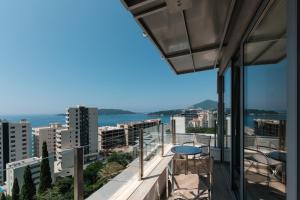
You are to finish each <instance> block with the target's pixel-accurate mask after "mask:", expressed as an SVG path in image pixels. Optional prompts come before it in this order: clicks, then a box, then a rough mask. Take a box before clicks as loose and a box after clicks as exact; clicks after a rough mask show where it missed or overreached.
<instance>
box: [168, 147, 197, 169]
mask: <svg viewBox="0 0 300 200" xmlns="http://www.w3.org/2000/svg"><path fill="white" fill-rule="evenodd" d="M171 152H172V153H174V154H176V155H182V156H185V158H186V163H185V174H187V171H188V156H190V155H197V154H201V153H202V148H201V147H194V146H176V147H173V148H172V149H171Z"/></svg>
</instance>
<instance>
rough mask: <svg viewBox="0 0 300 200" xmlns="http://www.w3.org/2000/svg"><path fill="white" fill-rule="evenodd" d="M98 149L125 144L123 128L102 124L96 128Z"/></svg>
mask: <svg viewBox="0 0 300 200" xmlns="http://www.w3.org/2000/svg"><path fill="white" fill-rule="evenodd" d="M98 134H99V135H98V140H99V150H107V149H113V148H117V147H122V146H125V145H126V136H125V129H124V128H119V127H113V126H102V127H99V129H98Z"/></svg>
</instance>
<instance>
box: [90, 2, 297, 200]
mask: <svg viewBox="0 0 300 200" xmlns="http://www.w3.org/2000/svg"><path fill="white" fill-rule="evenodd" d="M121 2H122V3H123V5H124V7H125V8H126V9H127V10H128V11H129V12H130V13H131V14H132V16H133V18H134V19H135V21H136V22H137V24H138V25H139V27H140V28H141V30H142V31H143V36H145V37H147V38H148V39H149V40H150V41H151V42H152V43H153V45H154V46H155V47H156V48H157V50H158V51H159V53H160V55H161V56H162V58H163V59H164V60H165V61H166V63H167V64H168V65H169V66H170V67H171V69H172V70H173V71H174V72H175V73H176V74H177V75H180V74H186V73H194V72H199V71H205V70H216V71H217V82H218V88H217V93H218V98H219V99H218V101H219V105H218V119H217V127H216V133H215V134H213V135H211V138H212V140H211V142H210V147H211V149H210V150H211V153H210V155H211V157H212V158H213V159H214V162H213V163H214V164H213V165H214V167H213V170H212V172H211V174H212V180H213V182H212V183H213V184H212V199H236V198H237V199H293V198H292V196H293V197H295V192H294V190H295V187H296V186H295V184H291V182H293V183H296V180H295V178H294V177H292V176H293V175H292V176H290V175H291V174H290V175H289V173H291V172H292V171H293V173H295V174H297V173H296V171H297V170H296V168H294V167H293V166H292V165H289V164H288V163H289V162H290V161H291V160H288V159H289V158H291V156H293V155H295V154H294V153H295V151H294V150H295V148H294V147H295V146H293V145H292V146H289V144H290V145H291V144H292V143H293V142H291V140H292V139H291V138H294V139H295V134H294V133H296V132H295V131H294V129H291V126H292V124H291V123H287V120H291V119H292V118H291V113H293V112H292V109H291V108H290V107H288V108H287V107H286V105H287V104H288V103H287V102H290V103H293V102H294V101H292V98H293V97H295V96H293V95H292V94H290V93H288V95H284V94H286V91H287V88H294V85H292V83H291V82H288V81H287V80H285V76H283V74H284V73H288V72H290V71H289V70H292V69H293V68H291V66H288V65H287V52H288V50H287V49H288V46H287V21H288V20H287V18H288V17H287V9H288V7H287V5H288V3H287V1H285V0H278V1H256V0H249V1H248V0H246V1H239V0H225V1H218V0H201V1H200V0H176V1H173V0H135V1H131V0H122V1H121ZM289 3H290V4H292V2H291V1H290V2H289ZM291 13H293V12H291ZM275 18H276V20H275V21H274V19H275ZM291 35H293V34H291ZM292 39H293V38H292ZM292 39H290V40H292ZM289 53H291V51H290V50H289ZM293 55H294V54H293ZM290 59H293V58H290ZM293 67H295V66H293ZM266 74H268V76H266ZM275 74H276V75H275ZM289 75H290V76H291V75H292V74H291V73H290V74H289ZM291 77H292V76H291ZM294 78H295V77H294ZM274 80H275V82H276V84H275V83H273V81H274ZM277 80H280V81H277ZM255 82H257V84H255ZM288 86H289V87H288ZM270 91H273V93H271V92H270ZM275 94H280V95H275ZM254 99H255V100H254ZM254 102H255V103H254ZM279 102H281V103H282V102H284V103H283V104H282V105H284V106H279ZM259 104H260V106H258V105H259ZM293 105H295V104H293ZM271 122H272V123H271ZM290 122H293V120H292V121H290ZM175 126H176V124H175V122H173V121H172V123H171V128H170V129H171V134H168V133H166V132H165V131H164V130H165V128H163V127H159V128H157V130H156V131H153V130H152V131H150V132H151V133H149V131H147V130H142V131H141V134H140V135H139V137H138V138H139V142H138V143H137V144H138V148H137V152H138V153H139V158H137V160H135V161H134V162H133V163H132V164H130V165H129V167H128V168H127V169H126V170H125V171H124V172H122V173H121V174H119V175H118V176H116V177H115V178H113V179H112V180H111V181H110V182H109V183H108V184H106V185H104V186H103V187H102V188H101V189H100V190H98V191H97V192H95V193H94V194H92V195H91V196H90V197H89V198H88V199H89V200H94V199H99V198H100V197H105V198H104V199H168V198H169V199H174V195H175V193H174V188H175V191H176V190H179V188H178V187H179V186H178V185H181V184H183V185H185V186H184V188H185V189H187V192H184V195H183V196H181V198H183V199H198V196H197V192H195V191H193V189H195V188H197V185H198V184H199V182H200V181H201V179H200V178H199V179H197V178H196V179H193V178H189V174H190V173H189V171H187V172H188V173H187V174H186V173H181V174H180V175H179V176H178V177H175V176H176V175H178V174H176V173H174V168H176V164H175V162H176V159H177V158H178V155H174V153H172V151H171V149H172V148H173V147H174V146H180V145H182V144H184V143H185V142H190V141H194V144H193V145H195V146H197V145H199V143H197V142H199V141H197V139H196V138H197V134H188V133H178V132H176V130H175ZM294 127H295V126H294ZM144 134H146V135H144ZM149 134H150V135H151V137H149ZM287 135H289V137H287ZM144 138H145V139H147V140H144ZM149 138H150V140H149ZM151 138H156V139H154V140H151ZM288 139H290V143H289V141H288ZM141 144H143V145H141ZM293 144H294V145H295V143H293ZM190 145H191V144H190ZM288 146H289V148H288ZM288 149H289V151H287V150H288ZM291 149H293V151H290V150H291ZM288 155H290V157H289V156H288ZM294 158H295V156H294ZM189 162H190V161H187V162H186V163H188V164H187V165H188V168H189V166H190V165H189ZM197 162H198V161H197ZM183 168H184V167H183ZM188 168H187V169H188ZM287 168H289V169H291V171H289V170H287ZM198 169H200V166H199V168H198ZM202 169H203V168H202ZM181 175H182V176H181ZM175 182H176V183H175ZM287 185H288V186H287ZM173 186H174V187H173ZM289 187H290V188H293V189H290V190H287V188H289ZM191 194H194V196H193V195H192V196H191ZM287 194H288V195H289V194H290V197H289V196H288V195H287ZM208 197H209V196H208V195H207V194H205V195H204V196H203V195H202V196H200V197H199V198H208ZM175 199H176V198H175ZM179 199H180V198H179Z"/></svg>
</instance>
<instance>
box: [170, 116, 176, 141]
mask: <svg viewBox="0 0 300 200" xmlns="http://www.w3.org/2000/svg"><path fill="white" fill-rule="evenodd" d="M171 131H172V143H173V145H174V144H176V122H175V120H174V119H172V120H171Z"/></svg>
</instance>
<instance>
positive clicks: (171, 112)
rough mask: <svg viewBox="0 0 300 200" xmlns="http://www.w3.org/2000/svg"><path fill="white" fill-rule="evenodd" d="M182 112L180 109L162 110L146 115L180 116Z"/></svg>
mask: <svg viewBox="0 0 300 200" xmlns="http://www.w3.org/2000/svg"><path fill="white" fill-rule="evenodd" d="M182 112H183V110H182V109H176V110H162V111H157V112H151V113H148V115H153V116H171V115H178V114H181V113H182Z"/></svg>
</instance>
